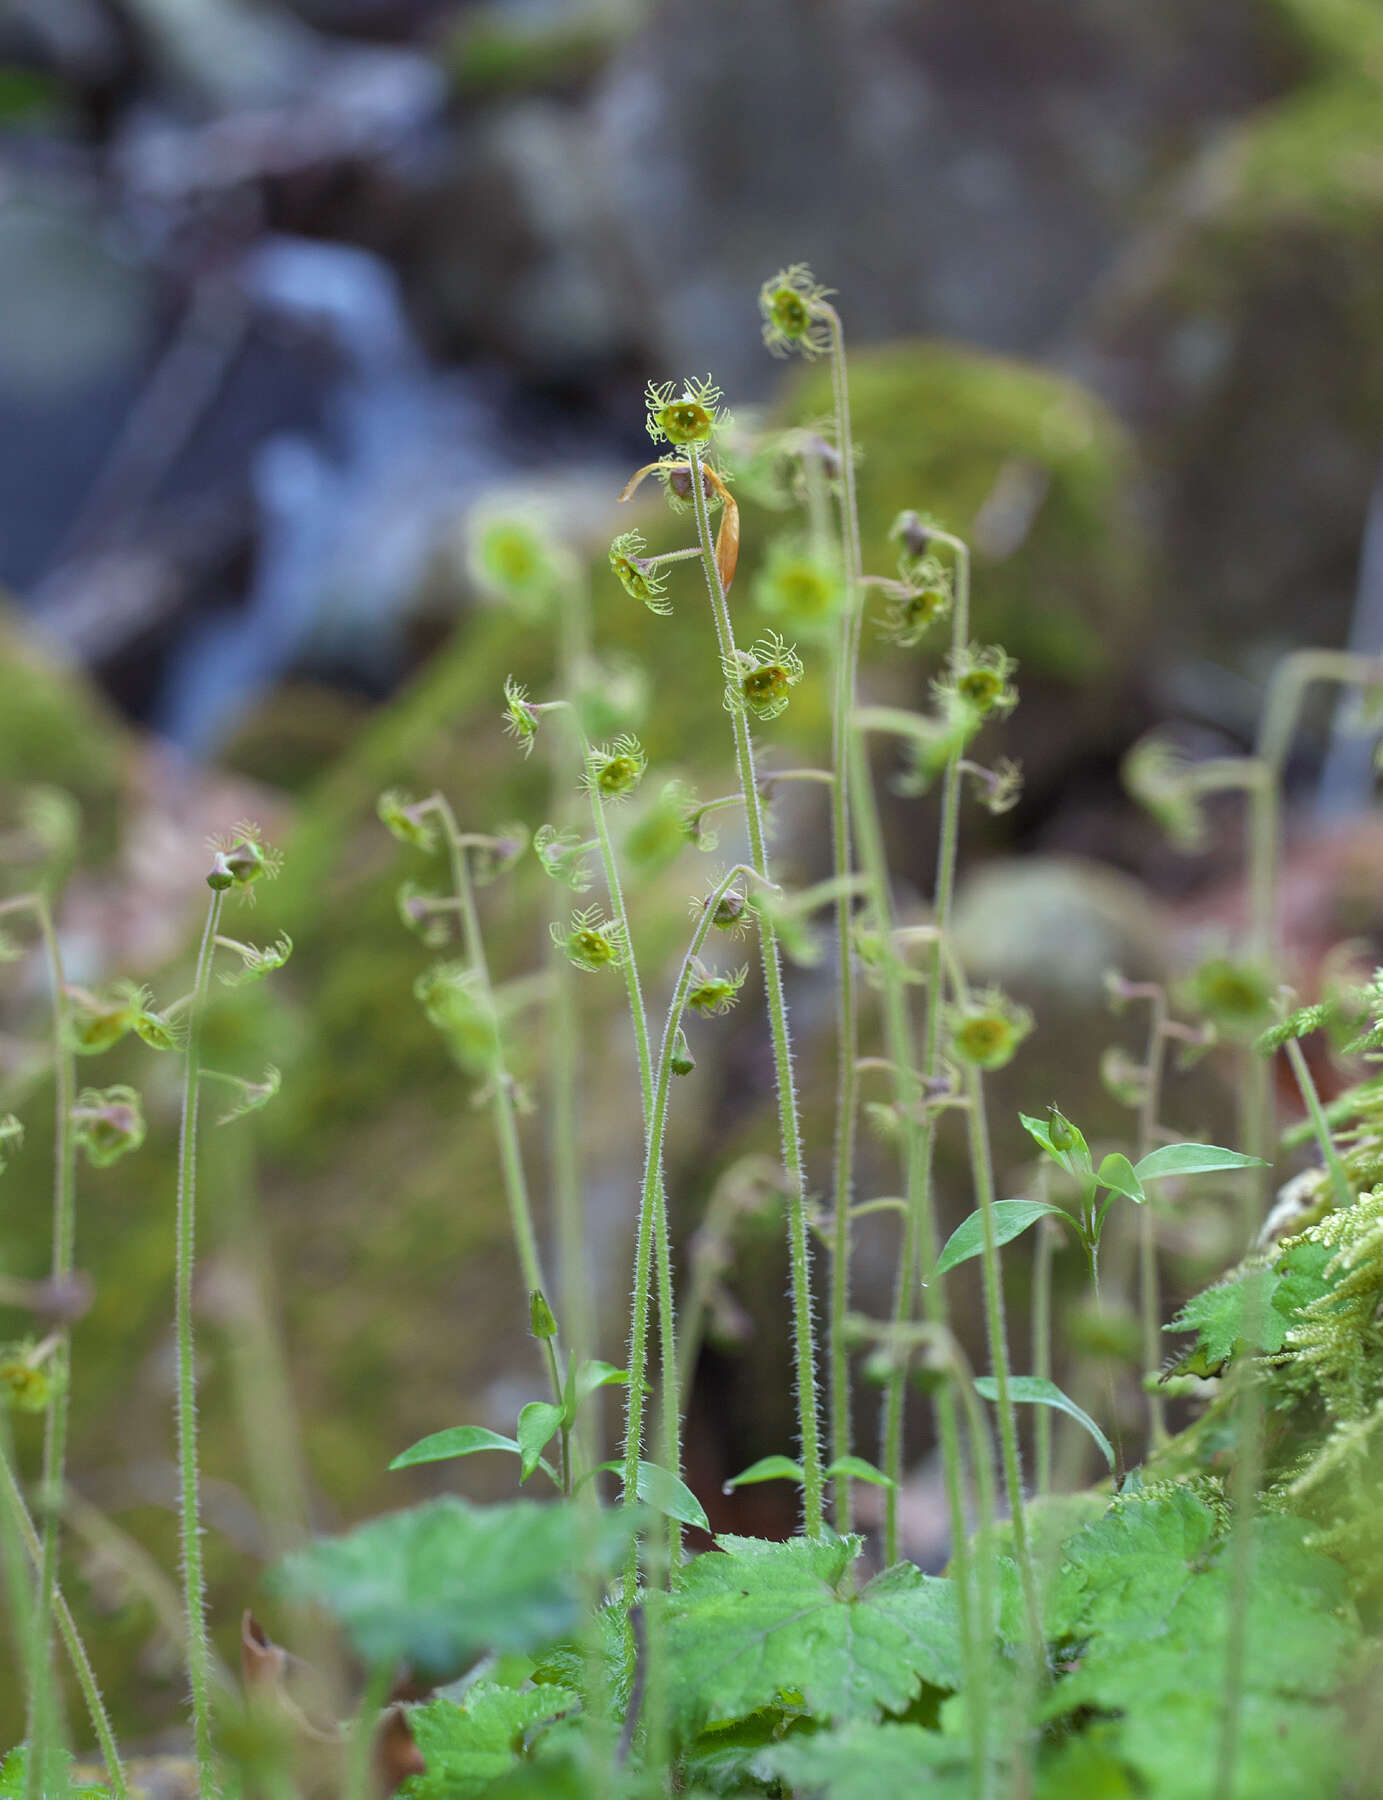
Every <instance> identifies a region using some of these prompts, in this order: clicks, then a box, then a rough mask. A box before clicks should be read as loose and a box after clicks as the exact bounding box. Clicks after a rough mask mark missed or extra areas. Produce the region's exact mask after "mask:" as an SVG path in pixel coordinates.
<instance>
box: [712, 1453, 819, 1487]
mask: <svg viewBox="0 0 1383 1800" xmlns="http://www.w3.org/2000/svg"><path fill="white" fill-rule="evenodd" d="M802 1479H803V1475H802V1465H801V1463H795V1462H794V1461H793V1460H792V1458H791V1457H790V1456H761V1457H760V1458H759V1460H758V1462H756V1463H750V1465H749V1467H748V1468H747V1469H741V1470H740V1472H739V1474H738V1475H732V1476H731V1477H730V1479H729V1480H728V1481H727V1482H726V1483H725V1492H726V1493H727V1494H728V1493H729V1492H730V1490H731V1488H737V1487H749V1486H750V1485H751V1484H752V1483H753V1482H756V1481H801V1480H802Z"/></svg>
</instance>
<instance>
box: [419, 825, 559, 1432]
mask: <svg viewBox="0 0 1383 1800" xmlns="http://www.w3.org/2000/svg"><path fill="white" fill-rule="evenodd" d="M427 804H428V806H429V807H430V809H431V810H432V811H433V812H434V813H435V814H436V815H437V817H438V818H439V819H440V820H441V823H442V835H443V837H444V838H445V839H446V846H447V857H448V860H449V863H450V866H451V880H452V887H453V889H454V890H455V893H456V898H457V900H458V902H459V903H460V909H461V933H462V940H463V944H464V947H465V953H466V961H467V962H468V963H469V964H470V966H471V968H472V969H473V970H474V972H475V974H476V975H477V976H478V977H479V978H480V987H481V992H482V996H483V998H484V1001H485V1003H486V1004H487V1005H488V1006H489V1007H490V1008H491V1009H493V1007H494V1003H495V1002H494V989H493V987H492V985H491V981H490V965H489V962H488V960H487V959H486V955H485V940H484V938H483V937H482V936H481V932H480V914H479V911H478V909H477V907H476V903H475V883H474V882H473V881H472V880H471V869H470V862H469V859H468V857H467V854H466V850H465V847H464V845H463V843H462V836H461V833H460V832H459V831H458V830H457V826H456V818H455V815H454V814H453V812H452V810H451V804H450V802H449V801H448V800H447V799H446V797H445V796H444V795H442V794H434V795H432V797H431V798H430V799H429V801H428V802H427ZM490 1116H491V1118H492V1119H493V1121H494V1127H495V1142H496V1144H497V1146H498V1149H499V1162H500V1174H501V1177H502V1179H503V1182H504V1196H505V1200H506V1201H507V1203H508V1208H509V1225H510V1229H511V1230H512V1232H513V1234H514V1247H515V1249H516V1250H517V1252H518V1258H519V1268H520V1270H521V1272H522V1275H523V1285H524V1289H525V1292H526V1293H530V1294H531V1293H532V1291H533V1289H534V1288H541V1289H542V1291H543V1292H544V1293H546V1292H547V1284H546V1282H545V1281H544V1279H543V1268H542V1261H541V1259H540V1257H539V1255H538V1239H537V1234H536V1233H535V1231H534V1229H533V1207H532V1204H531V1202H530V1200H529V1197H528V1179H527V1177H526V1176H525V1174H524V1168H523V1150H522V1147H521V1146H520V1143H519V1127H518V1120H517V1119H516V1117H515V1113H514V1083H513V1078H512V1076H511V1075H510V1073H509V1070H508V1067H507V1065H506V1063H505V1060H504V1046H503V1042H502V1040H501V1038H500V1036H499V1033H498V1030H496V1033H495V1063H494V1068H493V1070H492V1072H491V1077H490ZM556 1398H557V1399H558V1400H559V1401H560V1400H561V1394H560V1393H559V1394H558V1395H557V1396H556Z"/></svg>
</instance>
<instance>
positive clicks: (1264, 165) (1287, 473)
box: [1092, 6, 1383, 660]
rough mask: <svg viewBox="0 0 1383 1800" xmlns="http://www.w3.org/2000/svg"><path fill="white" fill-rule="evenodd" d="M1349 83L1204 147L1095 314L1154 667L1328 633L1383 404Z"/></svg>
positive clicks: (1373, 163) (1365, 205) (1367, 200)
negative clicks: (1157, 600)
mask: <svg viewBox="0 0 1383 1800" xmlns="http://www.w3.org/2000/svg"><path fill="white" fill-rule="evenodd" d="M1297 10H1298V11H1300V12H1301V13H1302V14H1303V16H1307V15H1308V13H1309V15H1310V16H1311V17H1312V18H1318V19H1321V20H1323V19H1326V18H1327V17H1328V16H1329V15H1330V13H1331V8H1330V7H1323V8H1316V7H1314V6H1313V7H1311V8H1309V9H1307V8H1304V7H1299V6H1298V7H1297ZM1355 10H1356V11H1360V12H1366V13H1368V14H1369V15H1370V17H1372V14H1373V9H1371V8H1360V9H1355ZM1368 66H1369V64H1368V62H1367V59H1366V60H1365V61H1363V62H1361V63H1359V64H1358V65H1357V66H1356V67H1355V68H1354V69H1352V71H1351V73H1350V74H1349V75H1348V77H1336V78H1333V79H1330V80H1325V81H1320V82H1317V83H1315V84H1314V85H1312V86H1310V87H1307V88H1305V89H1303V90H1302V91H1301V92H1299V93H1297V94H1294V95H1293V96H1291V97H1289V98H1288V99H1285V100H1282V101H1280V102H1278V103H1277V104H1276V105H1274V106H1272V107H1269V108H1266V109H1264V110H1262V111H1260V112H1258V113H1256V114H1254V115H1253V116H1252V117H1251V118H1249V119H1248V120H1246V121H1245V122H1244V123H1243V124H1242V125H1240V126H1238V127H1237V128H1236V129H1235V130H1233V131H1232V132H1230V133H1228V134H1227V135H1226V136H1225V137H1224V138H1222V139H1221V140H1219V141H1218V142H1217V143H1216V144H1214V145H1213V146H1212V147H1211V148H1210V149H1209V150H1208V151H1207V152H1206V153H1205V155H1204V156H1203V157H1202V158H1201V159H1200V161H1199V162H1198V163H1197V164H1196V165H1195V167H1194V168H1193V170H1192V171H1191V173H1190V175H1189V177H1188V178H1187V179H1186V180H1185V181H1184V182H1183V184H1182V185H1181V186H1180V187H1179V189H1178V191H1177V193H1176V195H1175V196H1174V197H1173V198H1172V200H1171V201H1170V202H1169V205H1168V208H1167V210H1166V213H1165V215H1164V217H1163V218H1162V219H1161V220H1160V221H1159V222H1158V224H1157V225H1156V226H1155V227H1154V228H1152V229H1151V230H1150V231H1149V232H1148V234H1147V235H1146V236H1145V238H1144V239H1143V240H1142V241H1141V243H1138V244H1136V245H1135V247H1134V249H1133V250H1132V251H1131V253H1130V254H1129V256H1128V257H1127V258H1126V259H1125V262H1124V265H1123V267H1122V269H1121V270H1120V271H1119V272H1118V273H1117V275H1116V277H1115V279H1114V280H1113V281H1112V283H1111V284H1110V286H1109V288H1108V290H1107V292H1106V295H1105V297H1104V300H1103V303H1102V305H1101V307H1100V309H1099V310H1098V312H1097V315H1096V318H1095V321H1094V326H1093V331H1092V337H1093V341H1094V345H1095V350H1096V353H1097V355H1098V356H1099V358H1100V359H1101V367H1102V375H1103V379H1104V381H1105V383H1106V385H1107V386H1108V387H1109V388H1111V389H1112V390H1113V391H1115V392H1116V393H1117V394H1118V395H1119V396H1120V400H1121V403H1122V404H1123V405H1124V406H1125V407H1126V408H1127V410H1128V412H1129V413H1130V415H1131V416H1132V418H1133V419H1134V421H1135V423H1136V425H1137V427H1138V429H1139V436H1140V445H1141V447H1142V449H1143V452H1144V454H1145V456H1146V459H1147V462H1148V465H1149V468H1150V471H1151V473H1152V475H1153V477H1154V484H1153V488H1152V497H1153V499H1154V502H1155V506H1156V515H1157V516H1156V519H1155V527H1156V530H1157V535H1158V538H1159V543H1160V548H1161V550H1162V551H1163V553H1164V556H1165V568H1166V576H1165V604H1164V605H1163V607H1162V608H1161V615H1162V619H1163V628H1162V629H1163V641H1164V643H1165V644H1166V645H1167V647H1168V648H1170V649H1173V650H1177V651H1181V652H1186V651H1193V652H1195V653H1204V652H1205V651H1207V650H1209V651H1211V652H1212V653H1214V654H1216V655H1217V656H1219V657H1221V658H1225V657H1229V658H1235V659H1239V660H1242V659H1243V657H1244V656H1245V654H1246V653H1247V654H1250V655H1252V654H1259V655H1261V652H1262V648H1263V647H1264V646H1265V645H1266V646H1280V645H1284V644H1291V643H1303V642H1306V643H1338V642H1340V641H1341V640H1342V639H1343V638H1344V636H1345V634H1346V632H1347V629H1348V621H1349V616H1350V610H1351V605H1352V600H1353V592H1354V583H1355V571H1356V567H1357V562H1358V555H1359V541H1360V531H1361V520H1362V518H1363V516H1364V513H1365V510H1366V506H1367V503H1368V496H1369V492H1370V488H1371V484H1372V482H1373V480H1374V477H1375V473H1376V465H1377V458H1378V429H1377V425H1378V418H1379V413H1380V407H1383V150H1380V146H1379V136H1378V119H1379V114H1380V106H1383V86H1380V85H1379V84H1378V83H1377V82H1376V81H1373V80H1369V79H1367V78H1366V76H1365V74H1364V73H1363V71H1364V70H1366V69H1367V68H1368Z"/></svg>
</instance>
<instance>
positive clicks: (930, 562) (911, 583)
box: [879, 556, 952, 650]
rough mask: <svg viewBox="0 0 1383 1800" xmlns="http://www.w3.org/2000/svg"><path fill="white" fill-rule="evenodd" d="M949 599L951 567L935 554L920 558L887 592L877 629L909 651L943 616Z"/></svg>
mask: <svg viewBox="0 0 1383 1800" xmlns="http://www.w3.org/2000/svg"><path fill="white" fill-rule="evenodd" d="M951 602H952V589H951V572H950V570H949V569H947V568H946V567H945V565H944V564H943V563H942V562H941V561H940V560H939V558H937V557H935V556H927V557H923V558H922V560H921V561H920V562H919V563H918V564H917V565H916V566H915V567H914V568H912V569H911V570H909V571H908V572H907V573H906V574H905V575H904V576H903V579H902V581H901V582H900V583H899V586H898V589H897V590H895V591H892V592H891V593H890V596H889V601H888V605H887V607H886V608H885V610H884V615H883V617H882V619H880V621H879V630H880V632H881V634H882V635H883V636H884V637H885V638H886V639H887V640H888V641H889V642H890V643H892V644H896V645H897V646H898V648H899V649H900V650H911V649H912V648H913V646H914V645H915V644H920V643H921V641H922V639H923V638H924V637H925V636H926V635H927V633H928V631H930V629H931V628H932V626H933V625H935V624H936V622H937V621H938V620H939V619H944V618H945V617H946V615H947V613H949V612H950V610H951Z"/></svg>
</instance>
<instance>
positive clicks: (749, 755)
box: [687, 444, 822, 1537]
mask: <svg viewBox="0 0 1383 1800" xmlns="http://www.w3.org/2000/svg"><path fill="white" fill-rule="evenodd" d="M687 460H688V464H689V466H690V469H691V494H692V506H693V508H694V509H695V512H696V534H697V539H698V541H699V543H700V545H701V562H702V567H703V569H704V570H705V574H706V588H707V592H708V593H709V595H710V601H711V613H712V617H713V619H714V621H715V629H716V643H717V646H718V648H719V652H720V663H721V667H722V669H726V670H728V669H732V668H733V667H734V655H733V652H734V648H735V634H734V627H733V625H732V623H731V620H730V609H729V606H728V605H727V603H726V599H725V590H724V588H723V587H722V586H721V580H720V570H719V567H718V566H717V563H716V555H715V545H714V543H713V542H712V540H711V520H710V512H709V508H708V506H707V503H706V488H705V482H704V479H703V476H702V463H701V457H700V455H699V453H698V451H697V448H696V446H695V445H694V444H692V445H689V446H688V447H687ZM730 716H731V722H732V724H733V727H734V739H735V763H736V766H737V769H738V773H739V783H740V791H741V793H742V794H743V795H744V813H745V823H746V825H747V827H748V833H749V858H750V862H751V864H752V865H753V868H754V871H755V873H756V874H757V875H758V876H759V878H760V879H761V880H763V881H767V880H768V879H769V867H768V847H767V841H766V837H765V832H764V818H763V806H762V804H761V802H760V799H759V790H758V787H757V785H756V782H755V778H754V747H753V744H752V742H751V741H750V736H749V721H748V719H747V717H746V716H745V713H744V711H743V709H742V708H740V707H736V708H735V709H734V711H733V712H732V713H731V715H730ZM759 948H760V954H761V957H762V961H763V972H764V995H765V999H766V1002H767V1006H768V1023H769V1030H770V1032H771V1034H772V1038H773V1064H774V1073H775V1075H776V1078H777V1088H778V1128H779V1135H780V1137H781V1139H782V1150H783V1166H784V1169H785V1171H786V1174H787V1179H788V1201H787V1211H788V1255H789V1261H790V1265H791V1270H792V1329H793V1360H794V1364H795V1372H796V1381H797V1422H798V1440H799V1443H800V1445H801V1451H802V1475H803V1481H802V1505H803V1523H804V1526H805V1529H806V1533H807V1535H808V1537H817V1536H819V1535H820V1532H821V1525H822V1479H821V1432H820V1424H819V1421H818V1418H817V1399H816V1360H815V1344H814V1336H813V1329H812V1291H811V1254H810V1246H809V1243H808V1233H807V1192H806V1170H805V1167H804V1165H803V1160H802V1137H801V1132H800V1130H799V1127H798V1121H797V1090H796V1085H795V1082H794V1078H793V1071H792V1050H791V1045H790V1040H789V1037H788V1013H787V1001H786V999H785V997H784V993H783V969H782V961H781V958H780V957H779V953H778V938H777V933H776V932H775V930H774V928H773V923H772V921H771V919H769V918H768V917H767V916H765V915H764V914H762V913H761V914H760V915H759Z"/></svg>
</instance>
